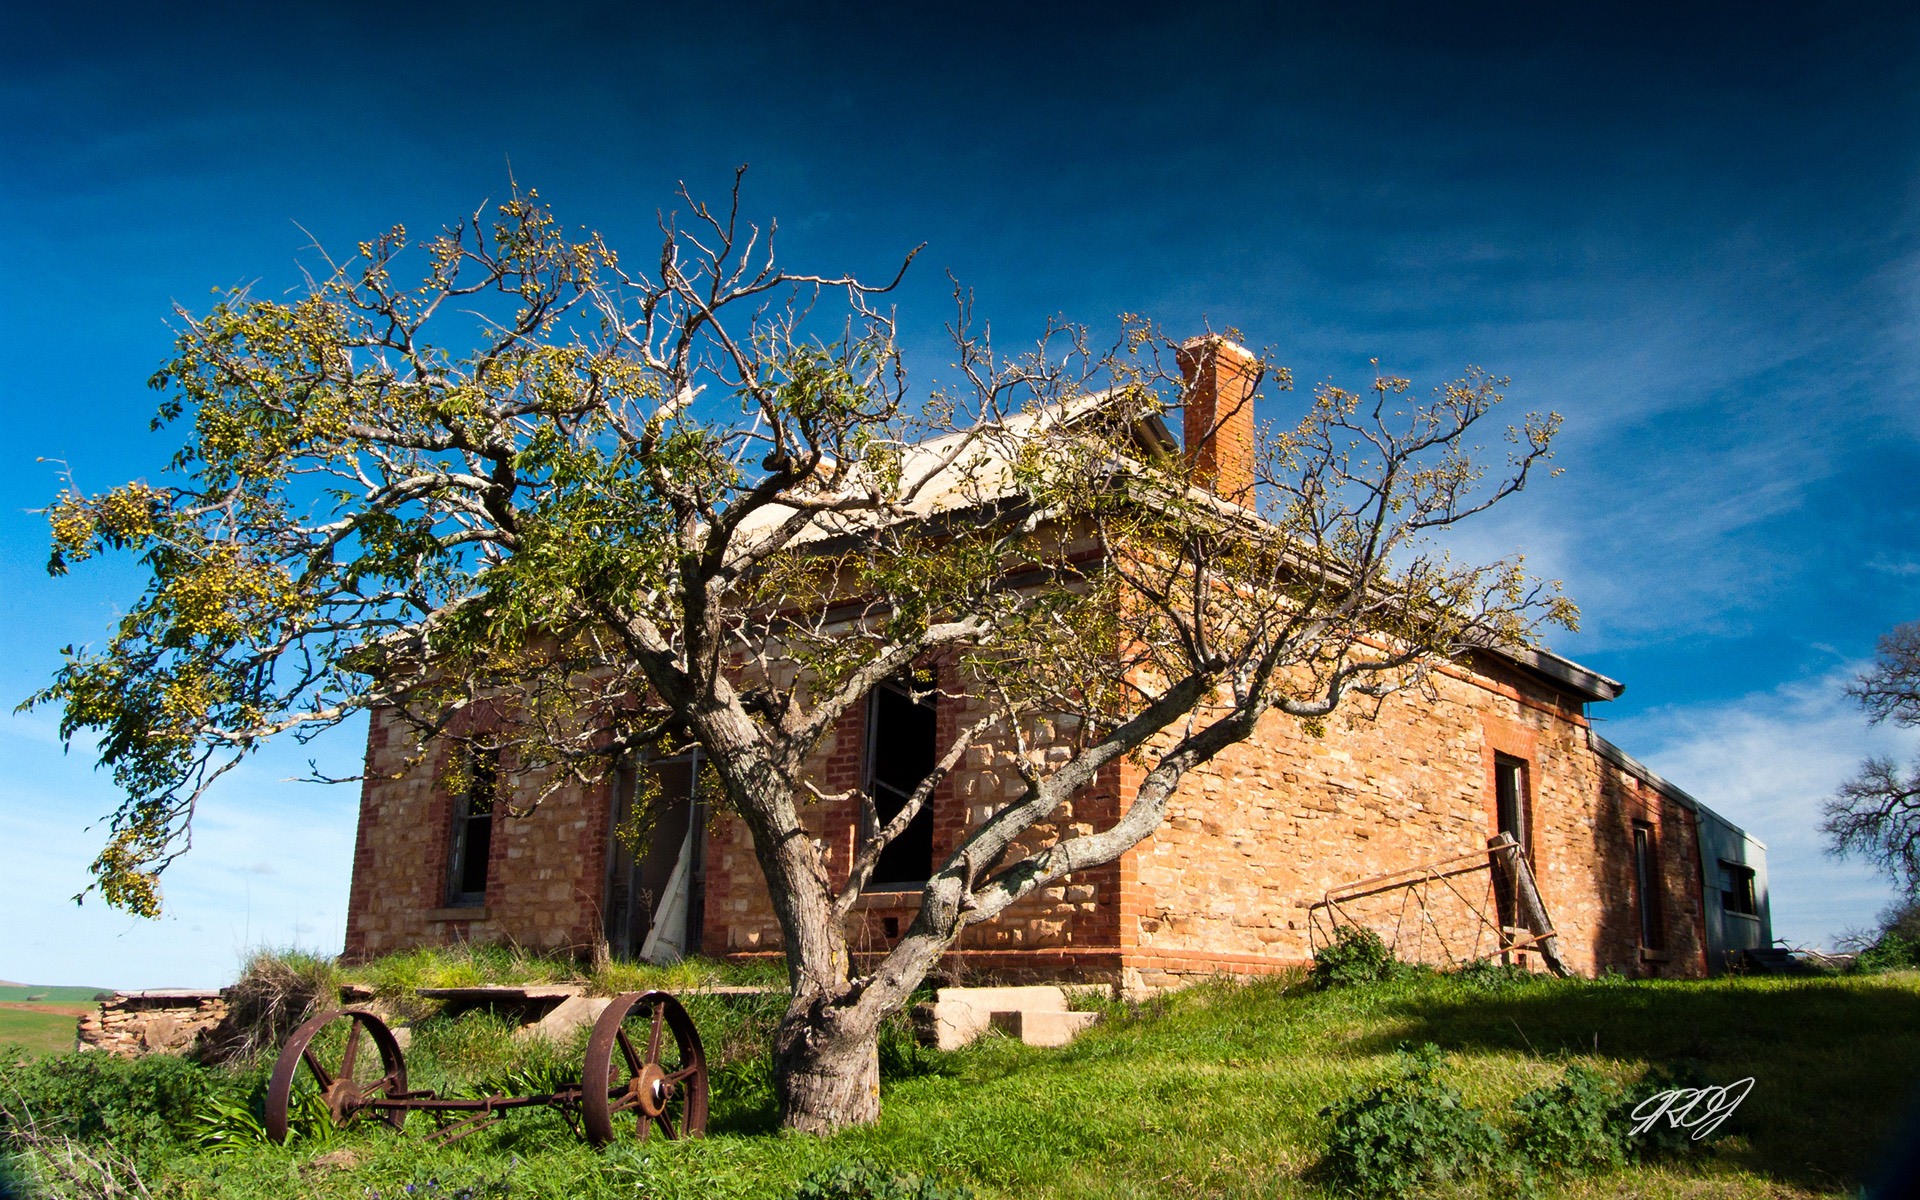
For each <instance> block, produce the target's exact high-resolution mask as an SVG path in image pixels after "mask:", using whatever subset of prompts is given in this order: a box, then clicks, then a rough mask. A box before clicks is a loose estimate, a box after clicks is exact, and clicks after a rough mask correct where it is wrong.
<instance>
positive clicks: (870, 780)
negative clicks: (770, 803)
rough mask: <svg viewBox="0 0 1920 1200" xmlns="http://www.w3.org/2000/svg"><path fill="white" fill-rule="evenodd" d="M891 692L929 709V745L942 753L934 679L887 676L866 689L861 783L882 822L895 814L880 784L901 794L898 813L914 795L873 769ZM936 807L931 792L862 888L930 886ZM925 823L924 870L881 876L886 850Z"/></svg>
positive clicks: (900, 889) (898, 889) (911, 889)
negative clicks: (883, 704)
mask: <svg viewBox="0 0 1920 1200" xmlns="http://www.w3.org/2000/svg"><path fill="white" fill-rule="evenodd" d="M916 674H917V673H916ZM923 683H924V686H922V685H923ZM915 692H919V693H920V694H921V696H922V698H921V699H917V700H916V699H915V698H914V693H915ZM888 693H891V694H892V695H894V696H897V697H899V698H901V699H903V700H905V701H907V702H908V703H909V704H912V705H914V706H915V707H918V708H924V709H926V710H927V712H928V714H929V715H930V716H931V718H932V720H933V735H932V739H931V741H932V745H931V747H930V750H931V754H930V756H929V757H930V758H932V759H933V760H935V761H937V760H938V757H939V752H940V732H939V724H938V722H939V714H940V706H939V698H938V693H937V692H936V691H935V690H934V684H933V681H932V680H931V679H927V680H924V681H923V680H921V679H919V678H915V679H913V680H911V681H902V680H888V681H886V682H884V683H882V684H880V685H879V686H878V687H876V688H874V689H873V690H872V691H871V692H868V693H867V714H866V715H867V721H866V725H867V728H866V738H865V747H864V749H863V751H862V754H861V764H860V786H861V789H862V790H863V791H865V792H866V794H867V795H868V796H870V797H872V798H873V804H874V809H875V814H876V815H877V816H878V817H879V820H880V821H881V822H882V823H883V824H884V823H885V822H886V821H889V820H891V819H892V818H891V816H890V815H889V814H888V813H887V812H886V811H885V809H884V808H883V806H882V805H881V803H880V794H879V791H878V790H877V789H878V788H880V787H884V788H885V789H886V790H887V791H888V792H889V793H891V794H893V795H897V796H899V799H900V804H899V805H897V806H895V807H894V809H893V812H895V813H898V812H899V811H900V808H902V807H904V806H905V805H906V802H907V800H908V799H910V798H911V796H910V795H900V790H899V788H897V787H895V786H894V785H893V784H882V783H877V781H876V780H875V779H874V770H875V767H876V766H877V763H876V759H877V758H878V755H877V754H876V749H877V747H878V745H879V742H880V698H881V696H882V695H884V694H888ZM928 773H929V774H931V773H932V767H931V765H930V766H929V770H928ZM921 778H922V780H924V779H925V776H922V777H921ZM933 809H934V797H932V796H928V797H927V802H926V804H925V805H923V806H922V807H921V809H920V811H919V812H918V813H917V814H915V816H914V818H913V820H912V821H911V822H909V823H908V825H907V828H906V829H903V830H901V831H900V837H898V838H895V839H894V841H893V842H891V843H889V844H888V846H887V848H886V849H885V850H883V851H881V854H880V859H879V861H876V862H875V863H874V864H873V872H872V873H871V874H870V875H868V877H867V882H866V884H865V886H864V887H863V888H862V889H861V890H862V891H863V892H915V891H919V890H921V889H923V888H925V887H926V886H927V881H928V880H930V879H932V878H933V868H934V861H933V859H934V853H933V846H932V825H933ZM922 826H924V827H925V829H926V836H927V838H928V847H927V862H926V869H925V872H924V873H923V874H921V875H920V876H919V877H918V878H915V879H906V878H900V879H884V878H881V877H880V870H881V867H882V865H883V864H884V862H885V860H886V857H887V854H888V853H889V852H891V851H892V850H893V849H894V848H895V847H896V846H899V845H900V844H901V843H902V841H903V840H904V839H906V838H907V837H909V836H910V835H912V834H914V833H915V832H917V828H918V827H922ZM855 835H856V837H857V836H858V826H857V824H856V827H855ZM855 852H856V853H858V847H857V846H856V847H855Z"/></svg>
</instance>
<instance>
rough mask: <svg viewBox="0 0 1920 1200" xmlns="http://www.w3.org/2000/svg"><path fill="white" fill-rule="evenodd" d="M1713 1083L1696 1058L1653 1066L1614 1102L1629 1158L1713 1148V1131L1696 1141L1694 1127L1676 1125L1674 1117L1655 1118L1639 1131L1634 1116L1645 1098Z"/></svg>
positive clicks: (1669, 1155) (1653, 1157)
mask: <svg viewBox="0 0 1920 1200" xmlns="http://www.w3.org/2000/svg"><path fill="white" fill-rule="evenodd" d="M1710 1086H1712V1085H1711V1084H1709V1083H1708V1082H1707V1078H1706V1075H1705V1074H1704V1073H1703V1072H1702V1071H1701V1068H1700V1064H1699V1063H1698V1062H1695V1061H1692V1060H1683V1061H1681V1062H1680V1063H1678V1064H1677V1065H1674V1066H1657V1067H1652V1068H1650V1069H1649V1070H1648V1071H1647V1073H1646V1074H1645V1075H1643V1076H1642V1077H1641V1078H1640V1081H1639V1082H1638V1083H1636V1084H1634V1085H1633V1086H1632V1087H1629V1088H1628V1089H1627V1090H1626V1094H1625V1095H1623V1096H1622V1097H1621V1098H1620V1100H1619V1102H1618V1103H1617V1104H1616V1105H1615V1106H1614V1108H1615V1112H1616V1113H1617V1114H1618V1117H1619V1121H1620V1124H1621V1138H1622V1143H1621V1144H1622V1146H1623V1147H1624V1149H1625V1152H1626V1156H1627V1158H1629V1159H1631V1160H1632V1161H1634V1162H1652V1161H1654V1160H1656V1159H1662V1158H1677V1157H1679V1156H1681V1155H1685V1154H1695V1153H1699V1152H1701V1151H1704V1150H1708V1149H1710V1146H1709V1145H1708V1143H1709V1141H1710V1139H1711V1137H1712V1136H1713V1135H1711V1134H1709V1135H1708V1137H1706V1138H1701V1139H1700V1140H1699V1141H1695V1140H1694V1137H1693V1130H1691V1129H1687V1128H1678V1129H1676V1128H1674V1126H1673V1123H1672V1122H1671V1121H1667V1120H1664V1119H1663V1120H1659V1121H1655V1122H1653V1123H1652V1124H1651V1125H1649V1126H1647V1128H1645V1129H1644V1130H1642V1131H1640V1132H1639V1133H1634V1132H1633V1126H1634V1125H1635V1124H1636V1123H1637V1122H1635V1121H1634V1119H1633V1110H1634V1109H1636V1108H1638V1107H1640V1105H1641V1104H1642V1103H1644V1102H1645V1101H1647V1100H1651V1099H1652V1098H1653V1097H1655V1096H1658V1095H1659V1094H1660V1093H1662V1092H1666V1091H1670V1090H1672V1089H1674V1088H1703V1087H1710Z"/></svg>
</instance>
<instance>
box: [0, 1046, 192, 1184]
mask: <svg viewBox="0 0 1920 1200" xmlns="http://www.w3.org/2000/svg"><path fill="white" fill-rule="evenodd" d="M215 1082H216V1077H215V1076H214V1075H213V1073H212V1072H210V1071H208V1070H206V1069H205V1068H203V1067H200V1066H196V1065H195V1064H193V1063H190V1062H188V1061H186V1060H185V1059H182V1058H178V1057H176V1056H174V1055H171V1054H149V1055H146V1056H144V1057H141V1058H135V1059H125V1058H119V1057H116V1056H114V1055H111V1054H104V1053H101V1052H100V1051H97V1050H96V1051H74V1052H73V1053H70V1054H60V1055H51V1056H48V1057H46V1058H41V1059H36V1060H33V1061H31V1062H25V1063H11V1064H9V1063H4V1062H0V1133H4V1134H6V1135H8V1138H9V1140H11V1141H14V1142H21V1141H24V1140H26V1139H27V1138H28V1137H29V1136H30V1135H32V1136H55V1137H68V1138H72V1139H74V1140H75V1141H78V1142H93V1143H104V1144H108V1145H112V1146H115V1147H118V1148H119V1149H120V1150H121V1151H122V1152H123V1153H126V1154H127V1155H129V1156H130V1157H132V1158H133V1159H134V1161H135V1162H136V1163H137V1165H138V1166H139V1167H140V1169H142V1170H145V1169H147V1168H148V1167H150V1166H151V1165H152V1164H154V1163H155V1162H157V1161H158V1160H159V1159H160V1158H161V1157H163V1156H164V1155H166V1154H167V1153H169V1152H171V1151H173V1150H175V1149H178V1148H182V1147H184V1146H186V1145H188V1144H190V1143H191V1142H192V1141H194V1140H195V1137H196V1135H197V1133H198V1130H197V1129H196V1128H195V1120H194V1118H195V1114H196V1113H197V1112H198V1111H199V1110H200V1108H201V1106H202V1105H203V1104H204V1103H205V1102H206V1100H207V1099H208V1098H209V1097H210V1096H211V1095H212V1094H213V1091H214V1087H215Z"/></svg>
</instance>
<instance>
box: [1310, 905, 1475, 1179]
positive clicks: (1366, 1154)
mask: <svg viewBox="0 0 1920 1200" xmlns="http://www.w3.org/2000/svg"><path fill="white" fill-rule="evenodd" d="M1376 940H1377V939H1376ZM1442 1062H1443V1059H1442V1058H1441V1054H1440V1051H1439V1049H1438V1048H1437V1047H1435V1046H1433V1045H1431V1044H1429V1045H1426V1046H1422V1047H1421V1048H1420V1049H1419V1050H1418V1051H1415V1052H1413V1053H1406V1052H1404V1051H1403V1052H1402V1053H1401V1054H1400V1055H1399V1060H1398V1062H1397V1063H1396V1065H1395V1070H1394V1074H1393V1075H1392V1077H1390V1078H1389V1079H1387V1080H1386V1081H1385V1082H1383V1083H1381V1084H1378V1085H1376V1086H1375V1087H1372V1088H1369V1089H1367V1090H1366V1091H1364V1092H1361V1093H1359V1094H1356V1095H1354V1096H1350V1097H1348V1098H1347V1099H1345V1100H1343V1101H1341V1102H1340V1103H1339V1104H1335V1105H1330V1106H1328V1107H1327V1108H1324V1109H1321V1110H1320V1115H1321V1116H1323V1117H1331V1118H1332V1119H1333V1124H1332V1128H1331V1130H1330V1131H1329V1135H1328V1138H1327V1153H1326V1155H1325V1157H1324V1158H1322V1159H1321V1162H1320V1165H1319V1168H1318V1171H1317V1173H1318V1174H1319V1175H1320V1177H1321V1178H1322V1179H1323V1180H1324V1181H1325V1182H1326V1183H1328V1184H1329V1185H1331V1186H1332V1187H1333V1188H1334V1189H1335V1190H1337V1191H1341V1192H1345V1193H1348V1194H1350V1195H1355V1196H1368V1197H1376V1196H1377V1197H1395V1196H1410V1195H1415V1194H1418V1193H1421V1192H1423V1191H1426V1190H1428V1189H1431V1188H1432V1187H1433V1186H1435V1185H1437V1184H1444V1183H1448V1182H1451V1181H1454V1180H1461V1179H1470V1178H1472V1177H1474V1176H1475V1175H1478V1174H1480V1173H1482V1172H1484V1171H1487V1170H1489V1169H1492V1168H1493V1167H1495V1166H1497V1165H1499V1164H1500V1162H1501V1160H1502V1151H1503V1148H1504V1141H1503V1139H1502V1138H1501V1136H1500V1132H1499V1131H1498V1130H1496V1129H1495V1128H1494V1127H1493V1126H1492V1125H1491V1124H1489V1123H1488V1121H1487V1119H1486V1117H1485V1116H1484V1115H1483V1114H1482V1113H1481V1112H1480V1111H1479V1110H1478V1109H1476V1108H1473V1107H1471V1106H1469V1105H1468V1104H1467V1103H1466V1102H1465V1101H1464V1100H1463V1099H1462V1098H1461V1096H1460V1093H1459V1092H1457V1091H1455V1090H1454V1089H1453V1088H1452V1087H1450V1086H1448V1085H1447V1084H1446V1083H1444V1082H1442V1081H1441V1080H1440V1079H1438V1078H1436V1076H1437V1073H1438V1072H1439V1070H1440V1066H1441V1064H1442Z"/></svg>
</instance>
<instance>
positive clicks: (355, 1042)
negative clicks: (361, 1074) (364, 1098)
mask: <svg viewBox="0 0 1920 1200" xmlns="http://www.w3.org/2000/svg"><path fill="white" fill-rule="evenodd" d="M348 1024H349V1025H351V1026H352V1031H351V1032H349V1033H348V1034H347V1052H346V1053H345V1054H343V1055H341V1056H340V1078H342V1079H352V1078H353V1063H354V1060H355V1059H357V1058H359V1057H360V1022H358V1021H351V1020H350V1021H348Z"/></svg>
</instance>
